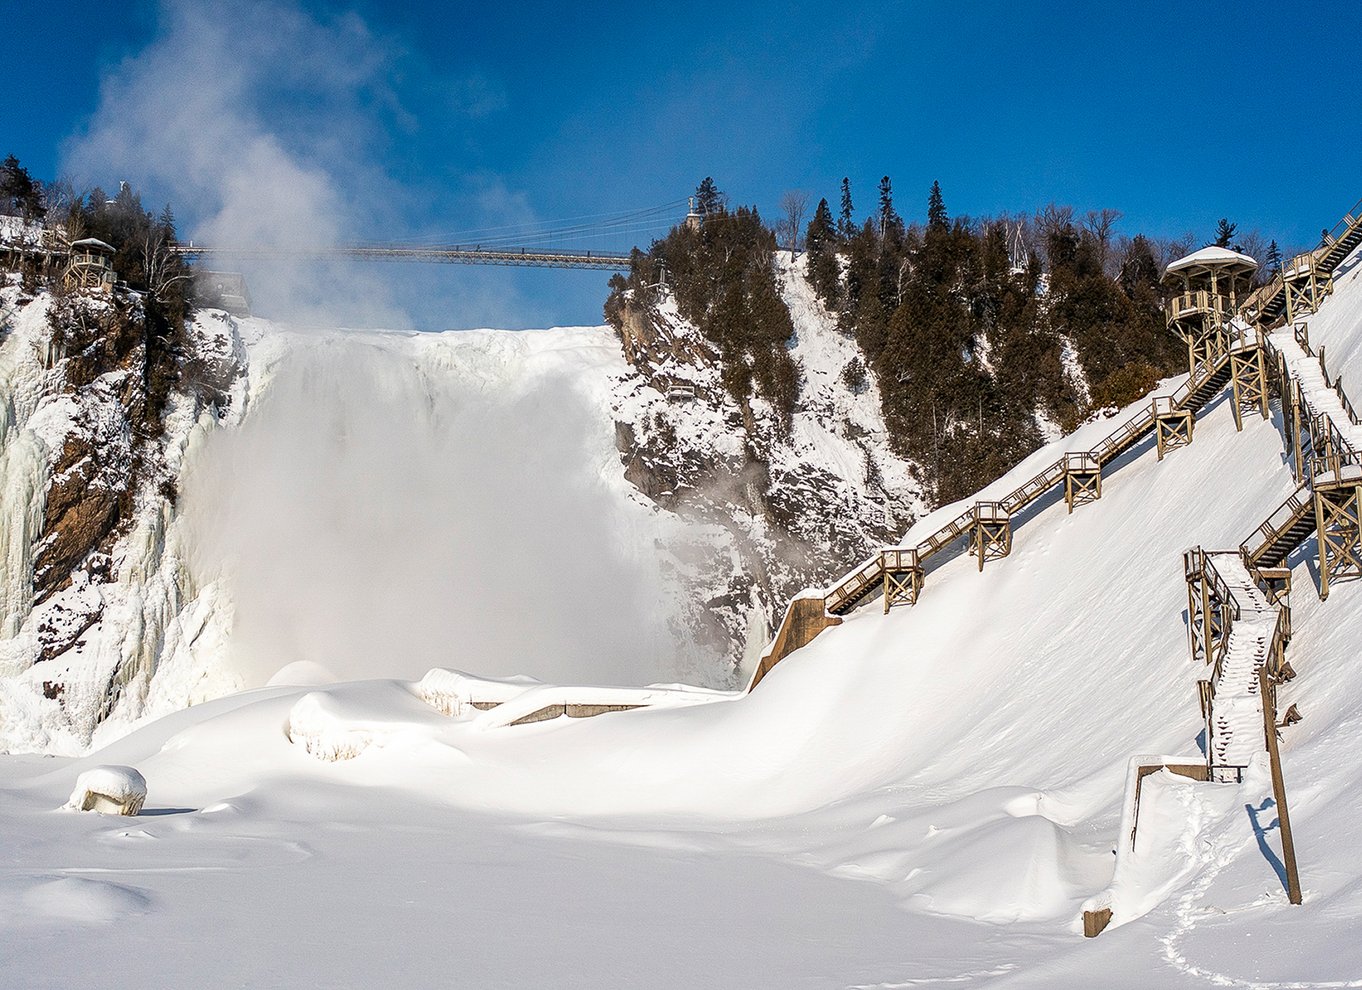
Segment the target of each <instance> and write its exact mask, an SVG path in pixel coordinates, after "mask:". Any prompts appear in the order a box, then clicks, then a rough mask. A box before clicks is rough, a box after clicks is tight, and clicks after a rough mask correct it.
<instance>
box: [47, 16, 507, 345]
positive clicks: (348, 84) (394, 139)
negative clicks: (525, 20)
mask: <svg viewBox="0 0 1362 990" xmlns="http://www.w3.org/2000/svg"><path fill="white" fill-rule="evenodd" d="M159 25H160V30H159V33H158V35H157V36H156V38H155V39H154V40H153V41H152V42H151V43H150V44H149V45H148V46H147V47H146V48H145V49H143V50H142V51H140V52H138V53H137V54H136V55H134V56H133V57H131V58H128V59H126V60H125V61H124V62H122V63H121V64H119V65H117V66H115V67H113V68H112V69H111V70H110V71H108V72H107V73H106V74H105V76H104V78H103V80H102V83H101V88H100V101H99V109H98V111H97V113H96V114H95V115H94V116H93V117H92V119H91V120H90V122H89V125H88V126H87V127H86V128H85V129H84V130H83V131H81V132H80V133H78V134H76V135H74V136H73V137H72V138H71V139H70V140H69V141H68V142H67V144H66V146H65V149H64V168H65V170H66V171H67V173H68V174H69V175H70V176H71V177H72V178H73V179H74V181H75V182H76V183H77V187H78V188H80V187H81V186H89V185H95V184H104V185H106V186H109V185H111V184H112V183H114V182H116V181H117V180H118V179H123V178H126V179H128V180H130V181H132V182H133V183H134V184H135V185H136V186H138V187H139V188H141V189H143V190H144V191H146V192H147V193H148V195H150V196H158V197H159V196H160V195H164V196H165V197H166V198H167V199H168V200H170V201H171V203H172V205H173V206H174V208H175V209H176V211H177V213H178V215H179V218H180V220H181V236H182V237H185V238H186V239H192V240H195V241H198V242H200V243H213V244H220V245H253V246H263V247H268V248H288V247H291V246H296V245H300V244H312V245H317V244H321V245H327V244H336V243H346V242H353V241H356V240H366V239H375V238H381V239H393V240H401V239H404V238H405V237H407V236H411V235H413V234H419V230H417V229H414V227H413V224H411V223H409V222H407V220H406V218H407V217H408V216H410V215H411V214H412V213H414V212H420V208H421V207H422V206H424V205H427V204H428V202H429V200H430V199H431V190H430V189H429V188H417V187H416V186H407V185H404V184H402V183H399V182H397V181H395V180H394V179H393V178H392V173H391V169H390V168H389V167H388V165H389V162H390V160H394V159H400V157H401V142H402V140H403V138H404V137H405V136H409V135H410V134H412V133H413V132H414V131H416V130H418V129H419V128H421V127H422V126H425V127H427V128H444V129H448V130H450V131H451V132H455V130H454V129H456V128H457V127H459V126H460V125H461V124H466V123H467V122H468V121H471V120H474V119H477V118H481V117H485V116H487V115H489V114H494V113H496V112H497V111H498V110H499V109H501V108H502V107H504V105H505V96H504V94H503V93H502V92H501V90H500V89H499V88H498V86H497V85H496V83H495V82H494V81H492V80H489V79H488V78H486V77H485V76H483V75H481V74H479V73H476V72H472V73H469V74H466V75H463V76H457V75H455V76H448V75H446V76H440V75H437V74H435V73H434V70H432V69H430V68H429V67H428V66H424V65H422V64H420V63H419V62H418V61H417V60H415V59H414V58H413V57H412V56H411V55H410V53H408V52H407V51H405V50H404V49H403V46H402V45H401V44H400V43H399V42H398V41H396V40H395V39H392V38H384V37H379V36H376V35H375V34H373V33H372V32H371V31H370V30H369V28H368V27H367V26H366V24H365V23H364V21H363V20H362V19H361V18H359V17H358V16H356V15H354V14H345V15H342V16H339V17H335V18H331V19H320V18H315V17H313V16H311V15H310V14H308V13H306V12H305V11H304V10H303V9H301V8H300V7H299V6H297V5H295V4H291V3H286V2H270V0H263V2H225V3H216V2H215V3H211V4H207V3H194V2H186V0H166V2H164V3H163V4H162V5H161V10H160V20H159ZM412 78H414V79H416V80H417V82H418V83H419V85H420V86H422V87H423V91H426V92H438V93H441V94H443V96H444V99H443V101H436V104H435V105H436V106H438V107H440V108H442V111H443V115H442V117H441V119H439V120H429V121H420V120H418V119H417V117H416V116H415V115H414V114H413V113H412V112H411V110H410V109H408V108H407V107H406V106H405V105H404V103H403V99H402V94H401V92H400V89H399V85H398V83H399V82H400V81H401V80H403V79H412ZM465 178H467V183H466V185H465V184H464V181H463V179H461V180H460V182H459V183H458V184H459V185H460V188H459V190H458V191H457V192H456V193H454V194H450V195H449V196H447V198H446V201H449V200H453V199H459V204H458V205H459V213H460V215H461V216H462V217H463V218H464V219H463V222H464V224H465V225H471V226H476V225H479V224H484V223H496V222H505V221H506V218H507V217H508V216H510V217H511V218H512V219H514V220H522V219H524V216H525V214H526V213H527V212H529V211H528V210H527V209H526V208H525V207H524V203H523V200H518V199H517V197H516V196H515V194H514V193H510V192H506V191H505V189H504V186H502V184H501V183H500V181H499V180H498V179H496V178H495V177H489V176H486V175H482V176H475V177H472V178H468V177H465ZM147 205H148V206H149V207H150V208H152V209H153V210H155V209H157V208H159V205H160V202H159V199H158V200H157V202H155V203H148V204H147ZM417 226H418V227H419V224H418V225H417ZM214 264H218V265H225V266H227V267H232V268H244V269H245V270H246V272H247V275H248V280H249V282H250V285H251V291H252V293H253V295H254V297H255V299H256V302H257V308H258V310H260V311H262V312H264V313H265V314H266V315H270V316H272V317H275V318H280V319H285V320H289V321H292V322H295V323H302V324H313V325H323V326H383V327H398V328H401V327H410V326H414V325H415V324H416V323H417V320H415V319H413V317H412V315H411V310H412V308H413V306H415V307H416V308H418V309H420V311H421V312H422V315H423V316H424V318H425V320H426V321H427V322H428V321H429V320H430V319H431V316H430V315H429V314H430V313H431V311H432V309H433V310H434V311H435V312H437V313H440V314H441V316H439V317H436V318H437V319H441V320H442V322H441V323H440V324H439V325H442V326H458V325H464V323H465V321H464V320H462V319H460V317H459V310H460V308H461V307H460V303H461V302H463V301H464V300H467V303H468V304H469V305H476V307H477V308H478V309H479V310H480V311H481V312H482V313H484V314H486V313H488V312H491V313H497V312H502V311H507V312H509V311H511V310H513V309H515V308H516V307H515V302H516V301H515V300H514V299H513V298H504V299H498V298H496V297H495V293H501V294H505V293H506V290H505V288H499V289H494V288H492V281H491V279H490V278H489V277H488V276H487V275H486V274H485V273H460V277H459V281H460V283H461V288H462V293H461V294H460V295H459V296H451V297H450V298H449V299H448V304H447V305H445V306H441V305H440V304H439V303H436V304H435V305H433V306H431V305H427V304H426V302H427V301H426V300H425V299H424V298H422V296H421V295H417V293H418V292H421V291H422V290H424V292H426V293H428V292H429V290H430V287H431V278H430V276H429V274H428V273H427V274H425V275H422V274H420V273H417V272H413V271H412V270H411V269H407V268H397V267H388V266H383V267H378V268H376V267H375V266H373V265H367V266H366V265H360V264H343V263H342V264H332V263H327V264H319V263H315V262H301V261H300V262H297V263H293V262H289V263H279V262H269V263H259V262H249V261H240V262H235V261H230V260H224V261H221V262H214ZM418 287H419V288H418ZM404 289H405V290H406V291H404ZM446 294H447V295H448V293H446ZM445 311H448V312H449V315H448V317H443V313H444V312H445Z"/></svg>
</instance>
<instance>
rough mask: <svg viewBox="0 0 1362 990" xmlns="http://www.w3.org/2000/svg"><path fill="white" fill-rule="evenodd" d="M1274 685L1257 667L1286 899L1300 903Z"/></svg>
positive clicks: (1264, 670)
mask: <svg viewBox="0 0 1362 990" xmlns="http://www.w3.org/2000/svg"><path fill="white" fill-rule="evenodd" d="M1272 692H1273V685H1272V682H1271V681H1270V680H1269V679H1268V673H1267V670H1266V668H1263V667H1259V668H1258V693H1259V698H1260V700H1261V701H1262V703H1263V731H1264V732H1265V733H1266V735H1267V755H1268V762H1269V764H1270V765H1271V768H1272V799H1273V801H1274V802H1276V805H1277V823H1278V826H1279V831H1280V832H1281V833H1282V866H1284V867H1285V868H1286V897H1287V900H1289V901H1290V902H1291V903H1292V904H1299V903H1300V902H1301V878H1300V872H1299V871H1298V870H1297V868H1296V842H1295V839H1294V838H1293V837H1292V835H1291V815H1290V813H1289V812H1288V811H1287V807H1286V782H1285V781H1284V780H1283V779H1282V757H1281V753H1280V752H1279V751H1278V749H1277V706H1276V703H1275V699H1274V698H1273V695H1272Z"/></svg>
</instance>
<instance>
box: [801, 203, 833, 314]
mask: <svg viewBox="0 0 1362 990" xmlns="http://www.w3.org/2000/svg"><path fill="white" fill-rule="evenodd" d="M839 240H840V238H839V237H838V235H837V228H836V227H835V226H834V225H833V222H832V210H831V209H829V208H828V201H827V200H826V199H820V200H819V201H818V208H817V209H816V210H814V211H813V219H812V220H810V221H809V227H808V230H807V231H806V232H805V234H804V249H805V250H806V251H807V252H808V254H809V268H808V274H809V283H810V284H811V285H812V286H813V288H814V291H815V292H817V293H818V296H819V298H820V299H822V300H823V302H824V304H825V305H827V306H828V308H829V309H831V308H833V307H834V306H835V305H836V304H837V302H838V298H839V296H840V295H841V292H840V289H841V286H840V284H839V279H838V270H837V244H838V241H839Z"/></svg>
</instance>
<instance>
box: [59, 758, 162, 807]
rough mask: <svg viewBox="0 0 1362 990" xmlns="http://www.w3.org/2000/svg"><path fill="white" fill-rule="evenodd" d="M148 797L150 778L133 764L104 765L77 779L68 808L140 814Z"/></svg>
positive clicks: (87, 771) (84, 773)
mask: <svg viewBox="0 0 1362 990" xmlns="http://www.w3.org/2000/svg"><path fill="white" fill-rule="evenodd" d="M146 799H147V782H146V779H145V778H144V777H143V776H142V775H141V774H140V773H138V772H137V771H136V770H135V769H133V768H132V767H117V766H103V767H94V768H92V769H90V770H86V771H85V772H83V773H82V774H81V775H80V776H79V777H77V778H76V789H75V790H73V791H72V792H71V797H70V798H68V799H67V802H66V805H65V807H66V808H68V809H70V810H71V811H101V812H110V813H113V814H119V815H136V814H137V813H138V812H139V811H141V810H142V804H143V802H145V801H146Z"/></svg>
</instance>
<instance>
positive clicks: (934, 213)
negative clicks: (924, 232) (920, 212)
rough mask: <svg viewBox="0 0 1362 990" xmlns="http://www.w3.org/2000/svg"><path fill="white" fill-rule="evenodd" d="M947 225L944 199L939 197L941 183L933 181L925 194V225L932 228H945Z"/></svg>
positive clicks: (948, 218) (948, 221) (947, 218)
mask: <svg viewBox="0 0 1362 990" xmlns="http://www.w3.org/2000/svg"><path fill="white" fill-rule="evenodd" d="M949 225H950V217H948V216H947V215H946V201H945V200H944V199H942V197H941V183H940V182H936V181H933V182H932V191H931V192H930V193H928V195H927V226H928V227H929V228H931V229H933V230H945V229H946V227H948V226H949Z"/></svg>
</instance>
